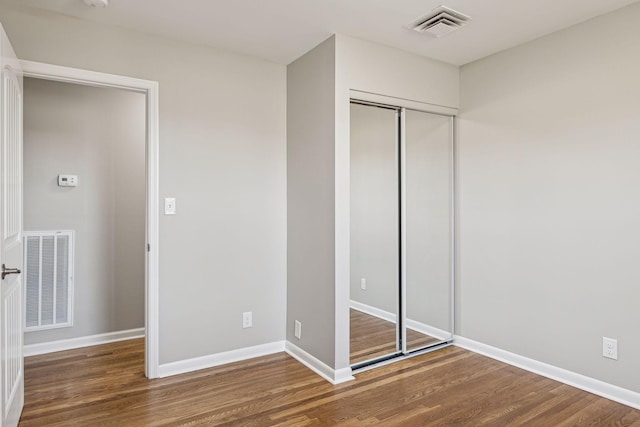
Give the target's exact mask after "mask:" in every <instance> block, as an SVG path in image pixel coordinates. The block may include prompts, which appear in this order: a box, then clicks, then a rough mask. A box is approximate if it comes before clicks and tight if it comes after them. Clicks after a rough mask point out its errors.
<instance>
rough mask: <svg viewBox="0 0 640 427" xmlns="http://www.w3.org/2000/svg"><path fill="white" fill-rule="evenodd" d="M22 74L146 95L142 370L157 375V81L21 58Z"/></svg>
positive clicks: (149, 374)
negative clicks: (145, 242) (145, 203)
mask: <svg viewBox="0 0 640 427" xmlns="http://www.w3.org/2000/svg"><path fill="white" fill-rule="evenodd" d="M20 64H21V66H22V69H23V72H24V77H33V78H38V79H44V80H53V81H59V82H66V83H75V84H81V85H87V86H96V87H109V88H117V89H125V90H130V91H134V92H139V93H143V94H145V95H146V98H147V115H146V117H147V122H146V125H147V149H146V152H147V183H146V188H147V209H146V211H147V218H146V239H147V244H148V246H147V256H146V266H145V268H146V271H145V278H146V280H145V281H146V284H145V349H144V352H145V353H144V360H145V364H144V371H145V375H146V376H147V378H157V377H158V367H159V329H158V326H159V323H160V322H159V315H158V311H159V296H158V294H159V261H158V260H159V257H158V252H159V251H158V250H159V247H158V242H159V237H158V235H159V211H158V209H159V207H158V206H159V205H158V197H159V196H158V188H159V166H158V165H159V164H158V148H159V102H158V82H155V81H151V80H143V79H137V78H133V77H124V76H118V75H115V74H105V73H99V72H96V71H88V70H81V69H77V68H69V67H61V66H58V65H51V64H44V63H40V62H32V61H20Z"/></svg>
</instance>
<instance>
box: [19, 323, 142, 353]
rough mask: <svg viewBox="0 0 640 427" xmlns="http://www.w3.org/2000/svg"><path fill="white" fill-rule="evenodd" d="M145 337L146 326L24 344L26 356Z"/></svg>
mask: <svg viewBox="0 0 640 427" xmlns="http://www.w3.org/2000/svg"><path fill="white" fill-rule="evenodd" d="M143 337H144V328H137V329H129V330H127V331H118V332H108V333H106V334H98V335H90V336H88V337H79V338H70V339H66V340H59V341H51V342H44V343H39V344H28V345H25V346H24V357H29V356H37V355H39V354H46V353H55V352H56V351H65V350H73V349H75V348H82V347H89V346H92V345H100V344H108V343H111V342H117V341H125V340H132V339H135V338H143Z"/></svg>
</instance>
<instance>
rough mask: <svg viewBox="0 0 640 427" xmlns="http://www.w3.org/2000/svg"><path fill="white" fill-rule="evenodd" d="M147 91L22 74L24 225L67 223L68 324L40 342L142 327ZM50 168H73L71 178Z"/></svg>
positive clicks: (30, 337)
mask: <svg viewBox="0 0 640 427" xmlns="http://www.w3.org/2000/svg"><path fill="white" fill-rule="evenodd" d="M145 103H146V101H145V97H144V95H142V94H139V93H133V92H126V91H122V90H115V89H105V88H93V87H88V86H80V85H72V84H67V83H59V82H51V81H45V80H38V79H30V78H26V79H25V80H24V227H25V230H28V231H29V230H59V229H63V230H67V229H70V230H75V244H76V246H75V274H74V278H75V281H74V286H75V292H74V325H73V326H72V327H69V328H61V329H52V330H48V331H38V332H29V333H27V334H26V335H25V343H26V344H33V343H41V342H48V341H54V340H59V339H68V338H77V337H83V336H88V335H94V334H101V333H106V332H114V331H121V330H127V329H133V328H141V327H144V247H145V238H144V236H145V197H146V196H145V116H146V112H145V108H146V107H145ZM58 174H74V175H78V179H79V185H78V187H75V188H64V187H58V185H57V176H58Z"/></svg>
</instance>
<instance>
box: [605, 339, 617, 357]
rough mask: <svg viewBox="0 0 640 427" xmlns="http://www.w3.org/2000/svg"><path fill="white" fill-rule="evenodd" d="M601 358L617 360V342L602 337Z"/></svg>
mask: <svg viewBox="0 0 640 427" xmlns="http://www.w3.org/2000/svg"><path fill="white" fill-rule="evenodd" d="M602 356H603V357H606V358H608V359H613V360H618V340H616V339H613V338H607V337H602Z"/></svg>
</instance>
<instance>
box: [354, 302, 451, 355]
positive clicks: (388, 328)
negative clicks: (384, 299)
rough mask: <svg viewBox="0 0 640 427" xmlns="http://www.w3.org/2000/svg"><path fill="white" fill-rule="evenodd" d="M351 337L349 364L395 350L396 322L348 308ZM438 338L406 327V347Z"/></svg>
mask: <svg viewBox="0 0 640 427" xmlns="http://www.w3.org/2000/svg"><path fill="white" fill-rule="evenodd" d="M350 317H351V332H350V334H351V339H350V344H351V347H350V357H351V364H354V363H359V362H363V361H365V360H369V359H373V358H375V357H381V356H384V355H387V354H391V353H395V351H396V324H395V323H392V322H388V321H386V320H383V319H380V318H378V317H375V316H371V315H369V314H366V313H363V312H361V311H358V310H354V309H351V310H350ZM439 341H440V340H439V339H437V338H434V337H431V336H429V335H424V334H422V333H420V332H416V331H414V330H412V329H407V348H408V349H414V348H419V347H423V346H426V345H429V344H434V343H437V342H439Z"/></svg>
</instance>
